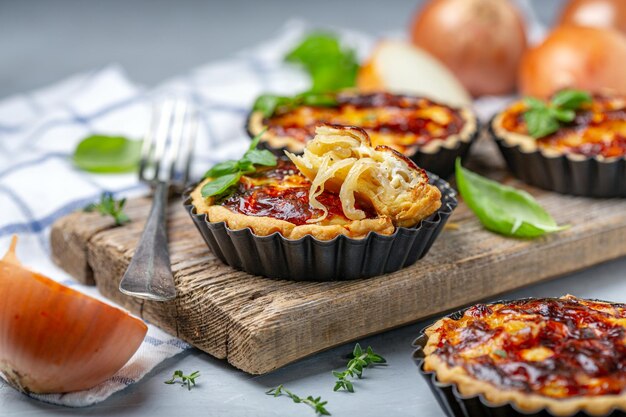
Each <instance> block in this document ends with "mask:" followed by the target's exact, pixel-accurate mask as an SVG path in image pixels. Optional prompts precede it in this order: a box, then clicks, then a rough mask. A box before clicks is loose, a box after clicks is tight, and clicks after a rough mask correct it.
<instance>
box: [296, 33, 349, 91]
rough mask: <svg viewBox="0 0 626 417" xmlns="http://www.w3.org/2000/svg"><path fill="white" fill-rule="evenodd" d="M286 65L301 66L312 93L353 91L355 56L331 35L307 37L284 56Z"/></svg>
mask: <svg viewBox="0 0 626 417" xmlns="http://www.w3.org/2000/svg"><path fill="white" fill-rule="evenodd" d="M285 60H286V61H287V62H293V63H297V64H300V65H302V66H303V67H304V68H305V69H306V70H307V72H308V73H309V75H310V76H311V81H312V85H311V89H310V91H312V92H318V93H319V92H328V91H337V90H341V89H342V88H348V87H354V86H355V85H356V76H357V72H358V70H359V63H358V60H357V57H356V52H355V51H354V49H351V48H343V47H342V46H341V43H340V42H339V39H338V38H337V36H336V35H334V34H332V33H323V32H314V33H311V34H309V35H308V36H307V37H306V38H305V39H304V40H303V41H302V42H301V43H300V44H299V45H297V46H296V47H295V48H294V49H293V50H291V51H290V52H289V53H288V54H287V55H286V56H285Z"/></svg>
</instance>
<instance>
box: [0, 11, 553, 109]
mask: <svg viewBox="0 0 626 417" xmlns="http://www.w3.org/2000/svg"><path fill="white" fill-rule="evenodd" d="M531 1H532V3H533V5H534V6H535V9H536V10H537V14H538V16H539V18H540V19H541V20H542V21H543V22H545V23H551V22H552V21H553V19H554V16H555V15H556V13H557V11H558V9H559V8H560V7H561V4H562V0H550V1H546V0H531ZM421 3H422V1H421V0H387V1H380V0H304V1H303V0H262V1H253V0H222V1H218V0H213V1H200V0H181V1H166V0H38V1H33V0H0V98H3V97H5V96H8V95H11V94H16V93H20V92H24V91H28V90H32V89H34V88H38V87H43V86H46V85H48V84H50V83H52V82H54V81H57V80H59V79H62V78H64V77H66V76H68V75H71V74H73V73H76V72H79V71H85V70H89V69H93V68H97V67H101V66H103V65H106V64H109V63H119V64H120V65H121V66H122V67H124V68H125V69H126V71H127V73H128V75H129V76H130V78H131V80H133V81H135V82H138V83H141V84H144V85H147V86H152V85H155V84H157V83H159V82H160V81H162V80H164V79H166V78H169V77H171V76H174V75H177V74H179V73H181V72H183V71H186V70H188V69H191V68H193V67H195V66H198V65H200V64H203V63H206V62H208V61H211V60H214V59H218V58H222V57H226V56H228V55H230V54H232V53H233V52H236V51H238V50H239V49H242V48H245V47H248V46H251V45H253V44H255V43H258V42H260V41H261V40H264V39H267V38H268V37H270V36H271V35H272V34H273V33H274V32H275V31H276V29H277V28H278V27H280V26H281V24H283V23H284V22H285V21H286V20H288V19H289V18H292V17H298V18H302V19H306V20H307V21H309V22H311V23H312V24H315V25H325V26H344V27H348V28H352V29H358V30H361V31H364V32H367V33H370V34H373V35H375V34H377V33H381V32H388V31H392V30H395V31H406V30H407V27H408V25H409V22H410V19H411V16H412V14H413V12H414V11H415V10H416V9H417V8H418V7H419V5H421Z"/></svg>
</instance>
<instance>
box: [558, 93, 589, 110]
mask: <svg viewBox="0 0 626 417" xmlns="http://www.w3.org/2000/svg"><path fill="white" fill-rule="evenodd" d="M591 101H592V98H591V94H589V93H588V92H586V91H582V90H561V91H559V92H558V93H556V94H555V95H554V97H553V98H552V105H553V106H554V107H559V108H562V109H567V110H576V109H579V108H580V107H581V106H582V105H583V104H587V103H591Z"/></svg>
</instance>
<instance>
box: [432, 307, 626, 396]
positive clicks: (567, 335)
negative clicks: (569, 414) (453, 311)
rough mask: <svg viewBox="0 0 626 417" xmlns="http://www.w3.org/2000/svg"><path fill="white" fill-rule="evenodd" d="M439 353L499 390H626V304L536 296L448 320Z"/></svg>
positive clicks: (578, 393) (440, 332)
mask: <svg viewBox="0 0 626 417" xmlns="http://www.w3.org/2000/svg"><path fill="white" fill-rule="evenodd" d="M442 323H443V324H442V325H441V326H440V327H438V328H435V329H432V328H431V329H428V330H427V331H426V332H427V334H429V336H430V335H431V334H433V333H437V334H438V336H439V339H438V340H439V342H438V345H437V346H436V349H435V351H434V352H433V353H431V354H433V355H437V356H438V357H440V358H441V359H442V360H444V362H446V363H447V364H448V366H450V367H454V366H460V367H462V368H464V369H465V370H466V371H467V373H468V374H470V375H472V376H473V377H475V378H476V379H478V380H481V381H485V382H489V383H491V384H493V385H495V386H497V387H501V388H505V389H516V390H520V391H524V392H528V393H535V394H542V395H545V396H548V397H553V398H567V397H573V396H588V395H607V394H621V393H624V392H626V327H625V324H626V305H620V304H609V303H602V302H595V301H587V300H580V299H577V298H575V297H572V296H567V297H563V298H561V299H531V300H521V301H515V302H510V303H504V304H492V305H485V304H478V305H476V306H474V307H471V308H469V309H468V310H466V311H465V313H464V314H463V316H462V317H461V318H460V319H459V320H453V319H449V318H447V319H444V320H443V322H442Z"/></svg>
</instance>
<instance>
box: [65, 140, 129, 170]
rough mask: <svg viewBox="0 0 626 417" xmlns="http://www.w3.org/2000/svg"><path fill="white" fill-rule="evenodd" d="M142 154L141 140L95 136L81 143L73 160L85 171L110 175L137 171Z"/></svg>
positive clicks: (75, 151)
mask: <svg viewBox="0 0 626 417" xmlns="http://www.w3.org/2000/svg"><path fill="white" fill-rule="evenodd" d="M140 154H141V141H139V140H130V139H127V138H124V137H121V136H103V135H93V136H89V137H87V138H85V139H83V140H82V141H80V143H79V144H78V146H77V147H76V150H74V155H73V157H72V159H73V161H74V165H76V166H77V167H78V168H80V169H82V170H84V171H89V172H94V173H100V174H110V173H122V172H131V171H134V170H136V169H137V166H138V164H139V158H140Z"/></svg>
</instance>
